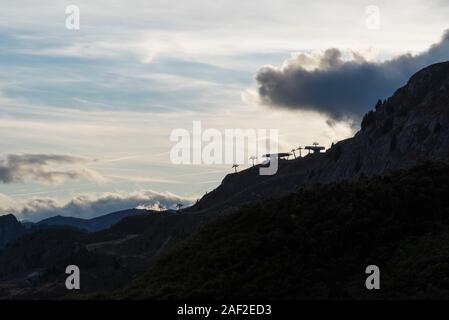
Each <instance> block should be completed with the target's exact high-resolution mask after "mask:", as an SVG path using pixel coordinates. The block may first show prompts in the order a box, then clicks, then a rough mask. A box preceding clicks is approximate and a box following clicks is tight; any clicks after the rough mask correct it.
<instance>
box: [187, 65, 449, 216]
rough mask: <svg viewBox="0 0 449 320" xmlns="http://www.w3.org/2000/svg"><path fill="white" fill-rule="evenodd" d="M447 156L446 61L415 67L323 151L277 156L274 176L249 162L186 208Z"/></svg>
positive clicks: (230, 202) (238, 201) (241, 199)
mask: <svg viewBox="0 0 449 320" xmlns="http://www.w3.org/2000/svg"><path fill="white" fill-rule="evenodd" d="M448 160H449V62H445V63H439V64H435V65H432V66H429V67H427V68H425V69H423V70H421V71H419V72H417V73H416V74H415V75H414V76H413V77H411V79H410V80H409V81H408V83H407V84H406V85H405V86H404V87H402V88H400V89H398V90H397V91H396V92H395V94H394V95H393V96H392V97H390V98H389V99H387V100H386V101H384V102H381V101H379V102H378V103H377V105H376V108H375V110H373V111H371V112H369V113H368V114H367V115H366V116H365V118H364V120H363V123H362V129H361V130H360V131H359V132H358V133H357V134H356V135H355V136H354V137H353V138H350V139H346V140H344V141H341V142H339V143H337V144H335V145H334V146H333V147H332V148H331V149H330V150H328V151H327V152H326V153H323V154H315V155H310V156H306V157H304V158H298V159H295V160H291V161H281V162H280V164H279V171H278V173H277V174H276V175H274V176H260V175H259V168H258V167H254V168H250V169H248V170H245V171H243V172H239V173H237V174H229V175H227V176H226V178H225V179H224V180H223V182H222V184H221V185H220V186H219V187H218V188H216V189H215V190H214V191H212V192H210V193H209V194H207V195H206V196H204V197H203V199H201V201H200V203H199V204H198V205H196V206H195V207H193V208H192V209H191V210H192V211H194V210H204V209H210V208H216V209H221V208H225V207H228V206H233V205H237V204H241V203H243V202H245V201H249V200H255V199H260V198H264V197H267V196H270V195H273V194H277V193H281V192H283V191H285V190H289V189H291V188H295V187H298V186H301V185H311V184H314V183H323V182H332V181H341V180H345V179H351V178H353V177H358V176H362V175H364V176H372V175H377V174H382V173H384V172H387V171H389V170H397V169H405V168H411V167H413V166H416V165H417V164H419V163H420V162H422V161H448Z"/></svg>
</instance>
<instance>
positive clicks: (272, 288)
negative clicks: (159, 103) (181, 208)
mask: <svg viewBox="0 0 449 320" xmlns="http://www.w3.org/2000/svg"><path fill="white" fill-rule="evenodd" d="M448 194H449V165H447V164H425V165H422V166H419V167H417V168H414V169H411V170H408V171H399V172H396V173H394V174H392V175H386V176H380V177H373V178H360V179H358V180H356V181H353V182H339V183H330V184H325V185H318V186H315V187H310V188H300V189H298V190H296V191H294V192H292V193H290V194H287V195H285V196H282V197H280V198H275V199H267V200H265V201H257V202H253V203H250V204H247V205H244V206H242V207H241V208H240V209H237V210H233V211H232V212H230V213H228V214H226V215H225V216H222V217H220V218H218V219H216V220H215V221H213V222H211V223H209V224H207V225H205V226H204V227H203V228H201V230H200V231H199V232H198V233H196V234H195V235H194V236H193V237H192V238H190V239H189V240H188V241H185V242H183V243H180V244H179V245H178V246H177V247H176V248H174V249H173V250H170V251H169V252H167V253H166V254H165V255H164V256H163V258H161V259H160V260H159V261H158V262H157V263H156V264H155V266H154V267H153V268H152V269H150V271H149V272H147V274H146V275H145V276H143V277H141V278H139V279H138V280H136V281H135V282H134V283H133V284H132V285H131V286H129V287H127V288H126V289H124V290H121V291H118V292H116V293H115V294H113V295H103V294H98V295H96V296H95V297H96V298H105V297H107V298H111V297H112V298H116V299H130V298H132V299H136V298H137V299H247V298H251V299H328V298H330V299H347V298H357V299H358V298H361V299H363V298H449V267H448V263H449V250H448V249H449V197H448V196H447V195H448ZM370 264H376V265H378V266H379V267H380V270H381V290H379V291H376V292H375V291H368V290H366V289H365V279H366V275H365V268H366V266H368V265H370Z"/></svg>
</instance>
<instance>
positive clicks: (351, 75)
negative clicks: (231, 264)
mask: <svg viewBox="0 0 449 320" xmlns="http://www.w3.org/2000/svg"><path fill="white" fill-rule="evenodd" d="M70 5H75V6H77V7H78V8H79V10H80V28H79V30H77V29H75V30H70V29H68V28H67V26H66V19H67V17H68V16H69V14H66V8H67V6H70ZM373 8H374V9H373ZM0 9H1V10H0V70H1V72H0V214H6V213H14V214H16V216H17V217H18V218H19V219H27V220H31V221H37V220H39V219H42V218H45V217H48V216H52V215H56V214H62V215H71V216H78V217H84V218H89V217H93V216H98V215H101V214H105V213H108V212H111V211H114V210H120V209H126V208H129V207H133V206H138V205H140V206H141V207H149V208H154V207H156V206H161V207H166V208H169V207H173V206H174V205H176V203H179V202H181V203H184V204H185V205H188V204H189V203H192V202H194V201H196V199H198V198H200V197H201V196H202V195H203V194H204V193H205V192H207V191H210V190H212V189H214V188H215V187H217V186H218V185H219V183H220V181H221V180H222V179H223V178H224V176H225V175H226V174H228V173H230V172H232V171H233V169H232V168H231V166H230V165H228V164H213V165H208V164H204V163H203V164H194V165H193V164H191V165H188V164H184V165H176V164H174V163H172V161H171V160H170V150H171V148H172V147H173V144H174V143H173V141H170V134H171V133H172V132H173V130H175V129H179V128H182V129H186V130H189V131H191V130H192V126H193V121H201V122H202V126H203V128H205V129H206V128H214V129H217V130H219V131H220V132H223V131H224V130H226V129H233V128H242V129H277V130H278V131H279V148H280V149H281V150H285V151H290V150H291V149H292V148H296V147H298V146H299V145H302V146H304V145H307V144H311V143H312V142H314V141H318V142H320V143H321V144H322V145H324V146H329V145H330V144H331V143H332V142H336V141H339V140H342V139H345V138H348V137H350V136H352V135H353V134H354V132H355V131H356V130H357V128H358V126H359V123H360V119H361V117H362V116H363V114H364V113H365V112H367V111H368V110H369V109H370V108H372V107H374V105H375V103H376V101H377V99H385V98H387V97H388V96H389V95H391V94H392V93H393V92H394V90H395V89H396V88H398V87H399V86H401V85H403V84H405V82H406V81H407V79H408V78H409V77H410V76H411V75H412V74H413V73H414V72H416V71H418V70H419V69H420V68H422V67H424V66H426V65H428V64H431V63H436V62H440V61H444V60H449V46H448V42H449V36H447V35H446V36H445V31H446V30H447V29H448V28H449V25H448V22H447V17H448V15H449V1H441V0H438V1H437V0H427V1H424V0H419V1H418V0H409V1H402V0H401V1H394V3H392V1H353V0H345V1H338V3H337V2H336V1H299V0H296V1H288V0H277V1H265V0H258V1H255V0H254V1H253V0H247V1H241V0H240V1H237V0H217V1H206V0H201V1H200V0H185V1H155V0H145V1H144V0H142V1H140V0H126V1H124V0H108V1H103V0H95V1H92V0H90V1H75V0H71V1H59V0H58V1H56V0H41V1H39V2H36V1H28V0H21V1H10V0H1V1H0ZM373 10H374V11H373ZM373 19H374V20H373ZM249 165H250V164H249V163H242V164H241V166H240V168H239V169H240V170H241V169H243V168H245V167H248V166H249Z"/></svg>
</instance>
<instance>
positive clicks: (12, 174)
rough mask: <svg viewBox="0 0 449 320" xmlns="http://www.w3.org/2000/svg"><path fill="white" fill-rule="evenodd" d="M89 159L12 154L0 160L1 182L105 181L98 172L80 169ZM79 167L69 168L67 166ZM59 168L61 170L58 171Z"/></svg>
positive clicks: (54, 182)
mask: <svg viewBox="0 0 449 320" xmlns="http://www.w3.org/2000/svg"><path fill="white" fill-rule="evenodd" d="M87 162H89V160H88V159H85V158H81V157H74V156H68V155H56V154H10V155H7V156H6V158H5V159H0V182H1V183H5V184H7V183H21V182H27V181H35V182H39V183H43V184H59V183H62V182H64V181H66V180H75V179H81V178H85V179H88V180H91V181H103V180H104V178H103V177H102V176H101V175H100V174H99V173H98V172H96V171H94V170H90V169H88V168H86V167H79V165H81V164H86V163H87ZM74 165H75V166H77V167H76V168H67V167H66V166H74ZM58 168H59V169H58Z"/></svg>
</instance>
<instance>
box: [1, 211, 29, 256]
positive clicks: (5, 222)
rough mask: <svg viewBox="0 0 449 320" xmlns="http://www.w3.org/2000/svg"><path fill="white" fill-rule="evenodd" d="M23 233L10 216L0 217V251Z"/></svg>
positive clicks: (18, 223) (17, 222) (15, 220)
mask: <svg viewBox="0 0 449 320" xmlns="http://www.w3.org/2000/svg"><path fill="white" fill-rule="evenodd" d="M23 232H24V228H23V227H22V225H21V224H20V222H19V221H17V219H16V217H15V216H14V215H12V214H8V215H4V216H0V250H1V249H3V248H4V247H5V246H7V245H8V244H11V243H12V242H14V241H15V240H16V239H17V238H18V237H20V236H21V235H22V234H23Z"/></svg>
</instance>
